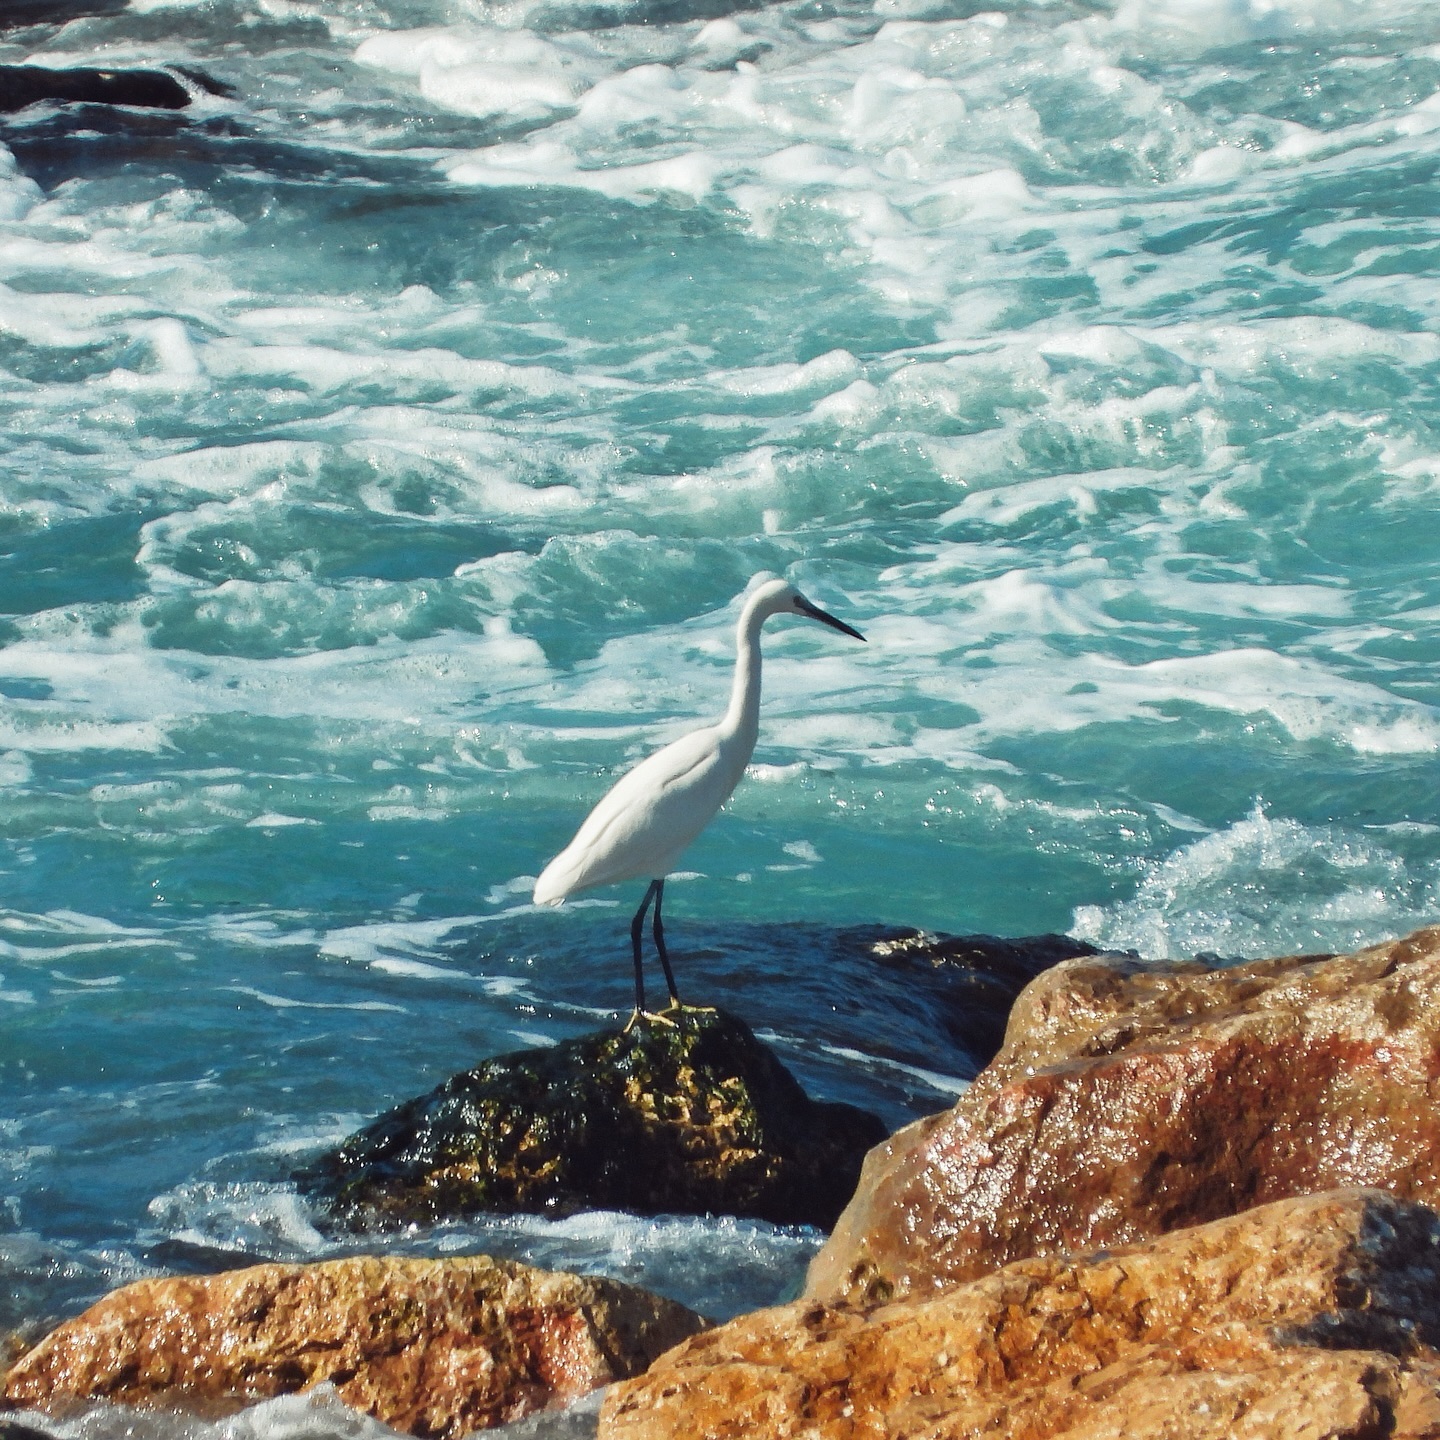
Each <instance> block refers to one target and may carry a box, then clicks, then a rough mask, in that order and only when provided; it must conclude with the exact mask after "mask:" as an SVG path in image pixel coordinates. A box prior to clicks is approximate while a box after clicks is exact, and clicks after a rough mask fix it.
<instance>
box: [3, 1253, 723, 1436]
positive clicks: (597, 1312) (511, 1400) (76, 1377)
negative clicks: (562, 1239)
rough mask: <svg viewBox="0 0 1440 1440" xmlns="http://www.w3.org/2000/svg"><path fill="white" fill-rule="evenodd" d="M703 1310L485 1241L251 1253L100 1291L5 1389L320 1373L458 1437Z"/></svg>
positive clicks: (212, 1390) (161, 1390)
mask: <svg viewBox="0 0 1440 1440" xmlns="http://www.w3.org/2000/svg"><path fill="white" fill-rule="evenodd" d="M703 1323H704V1322H703V1321H702V1320H701V1319H700V1318H699V1317H698V1316H697V1315H695V1314H693V1313H692V1312H691V1311H689V1310H686V1309H685V1307H684V1306H682V1305H677V1304H675V1303H674V1302H673V1301H670V1300H663V1299H661V1298H660V1297H658V1296H655V1295H651V1294H649V1293H648V1292H646V1291H644V1290H638V1289H636V1288H634V1287H633V1286H629V1285H623V1284H621V1283H619V1282H618V1281H614V1280H604V1279H595V1278H587V1277H582V1276H578V1275H567V1274H562V1273H556V1272H551V1271H545V1270H535V1269H532V1268H530V1267H529V1266H527V1265H521V1264H518V1263H516V1262H514V1261H505V1260H493V1259H491V1258H490V1257H488V1256H484V1255H474V1256H464V1257H455V1258H450V1259H445V1260H422V1259H400V1258H393V1257H390V1258H378V1257H374V1256H361V1257H357V1258H352V1259H345V1260H330V1261H325V1262H322V1263H320V1264H315V1265H256V1266H253V1267H251V1268H249V1269H245V1270H231V1271H227V1272H225V1273H223V1274H220V1275H202V1276H176V1277H171V1278H168V1279H160V1280H141V1281H138V1282H136V1283H135V1284H132V1285H127V1286H125V1287H124V1288H123V1289H120V1290H116V1291H114V1292H112V1293H111V1294H110V1295H107V1296H106V1297H105V1298H104V1299H103V1300H101V1301H99V1302H97V1303H96V1304H95V1305H92V1306H91V1307H90V1309H88V1310H87V1311H85V1313H84V1314H82V1315H80V1316H78V1317H76V1318H75V1319H73V1320H68V1321H66V1322H65V1323H64V1324H62V1325H61V1326H59V1328H58V1329H55V1330H53V1331H51V1333H50V1334H49V1335H48V1336H46V1337H45V1339H44V1340H42V1341H41V1342H40V1343H39V1344H38V1345H37V1346H35V1348H34V1349H33V1350H31V1351H29V1352H28V1354H26V1355H24V1356H23V1357H22V1358H21V1359H20V1360H19V1362H18V1363H17V1364H16V1365H15V1366H14V1367H13V1368H12V1369H11V1371H10V1373H9V1375H8V1377H7V1378H6V1380H5V1386H4V1396H5V1399H6V1400H7V1401H8V1402H9V1403H10V1404H11V1405H14V1406H20V1407H32V1408H35V1409H39V1410H46V1411H51V1412H53V1413H57V1414H64V1413H66V1412H67V1411H69V1410H72V1409H74V1408H75V1407H76V1406H77V1405H81V1404H84V1403H87V1402H90V1401H95V1400H107V1401H114V1402H118V1403H121V1404H125V1405H133V1406H137V1407H140V1408H146V1409H179V1410H187V1411H191V1412H195V1413H199V1414H203V1415H210V1416H214V1415H221V1414H226V1413H229V1412H230V1411H233V1410H237V1409H239V1408H240V1407H241V1406H243V1405H248V1404H252V1403H254V1402H255V1401H258V1400H263V1399H267V1398H269V1397H271V1396H275V1395H283V1394H289V1393H292V1392H294V1391H299V1390H308V1389H309V1388H311V1387H312V1386H314V1385H317V1384H320V1383H322V1382H327V1381H328V1382H329V1383H331V1384H333V1385H334V1386H335V1387H336V1389H337V1390H338V1392H339V1394H340V1396H341V1398H342V1399H344V1400H345V1401H346V1402H347V1403H348V1404H350V1405H353V1406H355V1407H356V1408H357V1409H360V1410H364V1411H366V1412H368V1413H369V1414H371V1415H373V1416H374V1417H375V1418H376V1419H378V1420H382V1421H384V1422H385V1423H386V1424H387V1425H392V1426H394V1427H395V1428H396V1429H398V1430H404V1431H408V1432H409V1433H410V1434H412V1435H421V1436H439V1437H444V1440H454V1437H458V1436H461V1435H464V1434H466V1433H467V1432H469V1431H471V1430H477V1429H483V1428H486V1427H489V1426H493V1425H498V1424H502V1423H504V1422H507V1421H510V1420H516V1419H519V1418H520V1417H521V1416H523V1415H527V1414H529V1413H530V1412H532V1411H535V1410H542V1409H545V1408H548V1407H551V1406H554V1405H559V1404H564V1403H566V1402H567V1401H570V1400H574V1399H576V1398H577V1397H579V1396H581V1395H584V1394H586V1393H587V1392H588V1391H590V1390H593V1389H595V1388H596V1387H597V1386H600V1385H605V1384H609V1383H610V1382H611V1381H613V1380H617V1379H620V1378H622V1377H624V1376H629V1375H634V1374H637V1373H639V1372H640V1371H642V1370H644V1369H645V1367H646V1366H647V1365H648V1364H650V1362H651V1361H652V1360H654V1359H655V1357H656V1356H657V1355H659V1354H660V1353H661V1352H662V1351H664V1350H667V1349H669V1348H670V1347H671V1346H672V1345H675V1344H677V1343H678V1342H679V1341H681V1340H683V1339H685V1338H686V1337H687V1336H689V1335H692V1334H694V1333H695V1332H696V1331H697V1330H699V1329H700V1328H701V1327H702V1325H703Z"/></svg>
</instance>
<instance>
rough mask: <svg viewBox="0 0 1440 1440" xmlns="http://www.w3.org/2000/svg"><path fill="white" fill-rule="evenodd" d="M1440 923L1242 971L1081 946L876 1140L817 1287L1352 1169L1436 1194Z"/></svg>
mask: <svg viewBox="0 0 1440 1440" xmlns="http://www.w3.org/2000/svg"><path fill="white" fill-rule="evenodd" d="M1437 1075H1440V930H1421V931H1418V932H1417V933H1416V934H1414V935H1412V936H1411V937H1410V938H1408V939H1406V940H1401V941H1397V942H1395V943H1392V944H1388V945H1379V946H1375V947H1373V948H1371V949H1368V950H1362V951H1359V952H1358V953H1356V954H1354V955H1347V956H1340V957H1335V958H1323V957H1319V958H1317V957H1315V956H1309V957H1306V956H1292V957H1287V958H1281V959H1271V960H1260V961H1255V962H1252V963H1250V964H1245V965H1236V966H1233V967H1229V968H1219V969H1216V968H1212V967H1210V966H1208V965H1206V964H1203V963H1200V962H1188V963H1171V964H1163V965H1146V964H1142V963H1139V962H1136V961H1133V960H1126V959H1123V958H1117V957H1096V958H1092V959H1078V960H1072V961H1068V962H1066V963H1064V964H1062V965H1059V966H1056V967H1055V968H1054V969H1052V970H1050V971H1047V972H1046V973H1045V974H1043V975H1041V976H1040V977H1039V978H1038V979H1036V980H1035V981H1034V982H1033V983H1032V984H1031V985H1030V986H1029V987H1027V989H1026V990H1025V991H1024V992H1023V993H1022V995H1021V997H1020V999H1019V1000H1018V1001H1017V1003H1016V1006H1015V1009H1014V1011H1013V1013H1012V1015H1011V1019H1010V1025H1009V1030H1008V1033H1007V1039H1006V1044H1005V1047H1004V1048H1003V1049H1002V1050H1001V1052H1000V1054H999V1055H998V1056H997V1057H996V1059H995V1060H994V1062H993V1063H992V1064H991V1065H990V1067H989V1068H988V1069H987V1070H986V1071H985V1072H984V1073H983V1074H982V1075H981V1076H980V1078H979V1079H978V1080H977V1081H976V1082H975V1084H974V1085H973V1086H971V1087H970V1089H969V1090H968V1091H967V1092H966V1093H965V1094H964V1095H963V1096H962V1097H961V1099H960V1101H959V1102H958V1103H957V1104H956V1105H955V1106H954V1107H953V1108H952V1109H950V1110H948V1111H946V1112H944V1113H942V1114H939V1115H935V1116H932V1117H930V1118H928V1119H924V1120H920V1121H917V1122H916V1123H915V1124H913V1125H910V1126H908V1127H907V1128H905V1129H904V1130H901V1131H900V1132H899V1133H897V1134H896V1135H895V1136H893V1137H892V1138H891V1139H890V1141H888V1142H887V1144H886V1145H885V1146H883V1147H881V1148H880V1149H878V1150H877V1151H875V1152H874V1153H873V1154H872V1155H871V1157H870V1158H869V1160H868V1161H867V1164H866V1170H865V1174H864V1177H863V1179H862V1181H861V1184H860V1187H859V1190H858V1192H857V1194H856V1196H855V1199H854V1200H853V1201H852V1203H851V1204H850V1206H849V1208H848V1209H847V1210H846V1212H845V1214H844V1216H843V1217H842V1218H841V1220H840V1222H839V1224H838V1225H837V1227H836V1229H835V1232H834V1234H833V1235H832V1237H831V1239H830V1241H829V1243H828V1244H827V1245H826V1246H825V1248H824V1249H823V1250H822V1251H821V1252H820V1254H819V1255H818V1256H817V1257H816V1259H815V1261H814V1262H813V1264H812V1267H811V1271H810V1277H809V1282H808V1286H807V1293H808V1294H810V1295H812V1296H814V1297H816V1298H817V1299H822V1300H827V1301H850V1302H858V1303H874V1302H876V1301H880V1300H885V1299H890V1298H898V1297H901V1296H905V1295H911V1294H914V1295H924V1294H927V1293H931V1292H933V1291H934V1290H936V1289H938V1288H940V1287H943V1286H945V1285H949V1284H953V1283H955V1282H957V1281H961V1280H969V1279H972V1278H974V1277H975V1276H977V1275H982V1274H984V1273H985V1272H987V1271H989V1270H993V1269H995V1268H996V1267H997V1266H1000V1265H1004V1264H1007V1263H1009V1262H1010V1261H1013V1260H1017V1259H1020V1258H1022V1257H1025V1256H1030V1255H1047V1254H1056V1253H1061V1252H1067V1251H1069V1252H1076V1251H1085V1250H1091V1249H1095V1248H1098V1247H1100V1246H1113V1245H1121V1244H1127V1243H1130V1242H1133V1241H1136V1240H1140V1239H1144V1238H1146V1237H1149V1236H1154V1235H1160V1234H1163V1233H1165V1232H1166V1231H1169V1230H1174V1229H1177V1228H1179V1227H1180V1226H1184V1225H1194V1224H1199V1223H1202V1222H1204V1221H1207V1220H1213V1219H1217V1218H1219V1217H1221V1216H1224V1215H1230V1214H1234V1213H1236V1212H1238V1211H1241V1210H1245V1209H1248V1208H1249V1207H1251V1206H1253V1205H1259V1204H1263V1203H1265V1202H1267V1201H1271V1200H1276V1199H1280V1198H1282V1197H1284V1196H1290V1195H1302V1194H1306V1193H1308V1192H1312V1191H1319V1190H1326V1189H1330V1188H1332V1187H1337V1186H1346V1185H1376V1186H1382V1187H1384V1188H1385V1189H1387V1190H1391V1191H1394V1192H1395V1193H1396V1194H1399V1195H1403V1196H1406V1197H1410V1198H1416V1199H1422V1200H1425V1201H1428V1202H1433V1201H1434V1200H1436V1199H1437V1197H1440V1177H1437V1170H1440V1116H1437V1112H1436V1109H1435V1106H1434V1103H1433V1102H1434V1096H1435V1090H1436V1083H1437Z"/></svg>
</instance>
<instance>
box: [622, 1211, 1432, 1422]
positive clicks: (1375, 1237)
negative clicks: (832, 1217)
mask: <svg viewBox="0 0 1440 1440" xmlns="http://www.w3.org/2000/svg"><path fill="white" fill-rule="evenodd" d="M1437 1343H1440V1217H1437V1216H1436V1215H1435V1213H1434V1212H1433V1211H1431V1210H1430V1209H1428V1208H1427V1207H1423V1206H1418V1205H1412V1204H1407V1203H1405V1202H1402V1201H1399V1200H1397V1199H1395V1198H1394V1197H1393V1196H1389V1195H1386V1194H1382V1193H1379V1192H1375V1191H1357V1190H1350V1191H1339V1192H1333V1193H1331V1194H1328V1195H1320V1196H1308V1197H1305V1198H1303V1199H1296V1200H1287V1201H1282V1202H1280V1203H1278V1204H1274V1205H1269V1206H1265V1207H1263V1208H1261V1209H1257V1210H1251V1211H1248V1212H1247V1213H1245V1214H1243V1215H1240V1216H1236V1217H1232V1218H1229V1219H1226V1220H1220V1221H1215V1222H1212V1223H1211V1224H1209V1225H1204V1226H1198V1227H1195V1228H1191V1229H1186V1230H1181V1231H1177V1232H1175V1233H1174V1234H1171V1235H1167V1236H1164V1237H1162V1238H1161V1239H1158V1240H1153V1241H1150V1242H1148V1243H1146V1244H1143V1245H1138V1246H1131V1247H1126V1248H1124V1249H1121V1250H1116V1251H1111V1252H1101V1253H1098V1254H1094V1255H1090V1256H1088V1257H1084V1258H1078V1259H1069V1258H1061V1257H1055V1256H1048V1257H1045V1258H1037V1259H1031V1260H1022V1261H1018V1262H1016V1263H1015V1264H1012V1265H1008V1266H1006V1267H1005V1268H1003V1269H1001V1270H999V1271H996V1272H994V1273H992V1274H990V1275H988V1276H985V1277H984V1278H982V1279H979V1280H975V1281H972V1282H970V1283H968V1284H964V1285H960V1286H956V1287H953V1288H951V1289H949V1290H947V1291H945V1292H944V1293H942V1294H940V1295H926V1296H925V1297H924V1298H919V1297H917V1298H914V1299H911V1300H908V1301H902V1302H898V1303H894V1304H889V1305H884V1306H880V1307H878V1308H876V1309H874V1310H871V1311H868V1312H862V1311H860V1310H857V1309H854V1308H851V1307H840V1308H833V1307H829V1306H826V1305H824V1304H821V1303H820V1302H818V1301H799V1302H796V1303H795V1304H791V1305H786V1306H781V1307H780V1308H778V1309H774V1310H762V1311H759V1312H757V1313H755V1314H752V1315H745V1316H741V1317H740V1318H739V1319H737V1320H734V1321H732V1322H730V1323H729V1324H727V1325H724V1326H722V1327H721V1328H719V1329H716V1330H712V1331H709V1332H708V1333H706V1334H703V1335H700V1336H698V1337H696V1338H694V1339H692V1340H689V1341H687V1342H686V1343H685V1344H684V1345H682V1346H680V1347H679V1348H678V1349H676V1350H674V1351H672V1352H670V1353H669V1354H667V1355H665V1356H663V1357H662V1358H661V1359H660V1360H659V1361H657V1362H656V1364H655V1365H654V1366H653V1367H652V1368H651V1369H650V1371H649V1372H648V1373H646V1374H645V1375H644V1376H643V1377H640V1378H638V1379H635V1380H631V1381H627V1382H626V1383H624V1384H622V1385H618V1386H616V1387H615V1388H614V1389H613V1390H611V1391H610V1392H609V1393H608V1394H607V1396H606V1398H605V1402H604V1408H603V1410H602V1413H601V1424H600V1440H780V1437H795V1440H801V1437H806V1440H811V1437H823V1440H861V1437H866V1440H870V1437H875V1440H880V1437H884V1440H911V1437H914V1440H921V1437H924V1440H962V1437H963V1440H972V1437H973V1440H980V1437H993V1436H1003V1437H1005V1440H1067V1437H1073V1440H1122V1437H1139V1436H1163V1437H1165V1440H1239V1437H1249V1440H1322V1437H1328V1440H1379V1437H1381V1436H1389V1437H1392V1440H1419V1437H1421V1436H1425V1437H1435V1436H1440V1353H1437V1350H1436V1345H1437Z"/></svg>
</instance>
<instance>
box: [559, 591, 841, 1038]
mask: <svg viewBox="0 0 1440 1440" xmlns="http://www.w3.org/2000/svg"><path fill="white" fill-rule="evenodd" d="M773 615H803V616H806V617H808V618H809V619H812V620H819V621H822V622H823V623H824V624H826V625H830V626H832V627H833V628H834V629H836V630H840V631H843V632H844V633H845V634H847V635H853V636H855V638H856V639H857V640H863V639H864V638H865V637H864V636H863V635H861V634H860V632H859V631H858V630H854V629H852V628H851V627H850V626H849V625H846V624H845V623H844V622H843V621H840V620H837V619H836V618H835V617H834V616H833V615H827V614H826V613H825V611H823V610H821V609H818V608H817V607H816V606H814V605H812V604H811V603H810V601H808V600H807V599H806V598H805V597H804V596H803V595H802V594H800V592H799V591H798V590H796V589H795V587H794V586H793V585H790V584H788V583H787V582H786V581H784V580H767V581H765V582H764V583H762V584H760V585H756V586H755V587H754V588H753V589H751V591H750V592H749V594H748V595H747V596H746V599H745V604H744V606H743V607H742V609H741V611H740V621H739V624H738V625H737V626H736V634H735V646H736V659H735V681H734V685H733V686H732V688H731V692H730V705H729V707H728V708H727V709H726V711H725V714H724V715H723V716H722V717H721V719H720V720H719V721H718V722H717V723H716V724H714V725H707V726H706V727H705V728H704V729H702V730H695V731H692V732H691V733H690V734H689V735H684V736H682V737H681V738H680V739H679V740H676V741H674V742H673V743H672V744H669V745H667V746H665V748H664V749H663V750H657V751H656V752H655V753H654V754H653V755H651V756H649V757H647V758H646V759H644V760H642V761H641V762H640V763H639V764H638V765H637V766H636V767H635V768H634V769H633V770H630V771H628V772H627V773H626V774H624V775H623V776H621V778H620V779H619V780H618V781H617V782H616V783H615V785H614V787H613V788H612V789H611V790H610V792H609V793H608V794H607V795H605V797H604V798H603V799H602V800H601V801H600V803H599V804H598V805H597V806H596V807H595V808H594V809H593V810H592V811H591V812H590V814H589V815H588V816H586V818H585V822H584V824H582V825H581V826H580V829H579V830H578V831H577V832H576V835H575V838H574V839H573V840H572V841H571V842H570V843H569V844H568V845H567V846H566V847H565V848H564V849H563V850H562V851H561V852H560V853H559V854H558V855H557V856H556V857H555V858H554V859H553V860H552V861H551V862H550V863H549V864H548V865H547V866H546V867H545V869H544V871H543V872H542V874H541V876H540V878H539V880H537V881H536V882H535V903H536V904H537V905H558V904H559V903H560V902H561V901H562V900H564V899H566V898H567V897H568V896H570V895H574V894H577V893H578V892H579V891H581V890H589V889H591V888H593V887H594V886H596V885H610V884H614V883H615V882H616V881H619V880H649V881H650V882H651V885H650V889H649V890H647V891H646V894H645V900H644V903H643V904H642V905H641V907H640V910H639V912H638V913H637V914H636V916H635V922H634V924H633V925H632V927H631V934H632V938H633V940H634V946H635V980H636V1009H637V1011H638V1010H643V1009H644V988H643V983H642V981H641V976H640V932H641V927H642V925H643V923H644V919H645V911H646V910H647V909H648V908H649V905H650V900H651V897H652V896H654V898H655V940H656V947H657V949H658V950H659V952H660V960H661V963H662V964H663V965H664V967H665V978H666V980H667V982H668V983H669V985H670V998H671V1000H672V1001H673V1002H675V1003H678V997H677V996H676V994H675V982H674V978H673V976H672V975H671V973H670V965H669V961H668V959H667V957H666V954H665V942H664V939H663V937H662V931H661V925H660V903H661V899H662V896H663V889H664V881H665V877H666V876H667V875H668V874H669V873H670V872H671V871H672V870H674V869H675V866H676V864H677V863H678V862H679V859H680V856H681V855H682V854H683V853H684V852H685V850H686V848H687V847H688V846H689V845H690V843H691V841H693V840H694V839H695V838H696V836H698V835H699V834H700V832H701V831H702V830H703V829H704V828H705V827H706V825H708V824H709V823H710V820H711V817H712V816H713V815H714V814H715V812H716V811H717V810H719V808H720V807H721V806H722V805H723V804H724V803H725V801H726V800H728V799H729V798H730V793H731V791H733V790H734V789H735V787H736V785H738V784H739V783H740V777H741V776H742V775H743V774H744V773H745V767H746V765H748V764H749V763H750V756H751V755H752V754H753V753H754V750H755V741H756V738H757V736H758V735H759V733H760V627H761V626H762V625H764V623H765V622H766V621H767V620H768V619H770V617H771V616H773Z"/></svg>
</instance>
